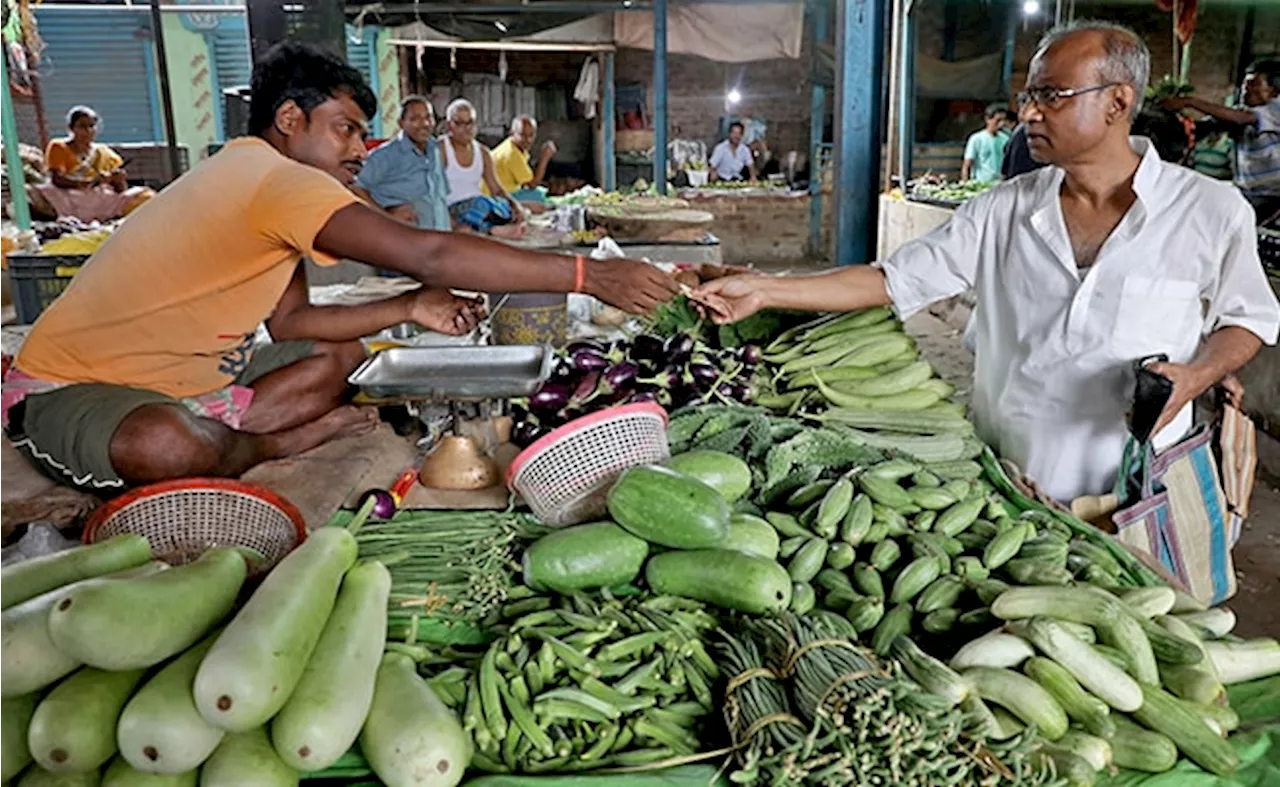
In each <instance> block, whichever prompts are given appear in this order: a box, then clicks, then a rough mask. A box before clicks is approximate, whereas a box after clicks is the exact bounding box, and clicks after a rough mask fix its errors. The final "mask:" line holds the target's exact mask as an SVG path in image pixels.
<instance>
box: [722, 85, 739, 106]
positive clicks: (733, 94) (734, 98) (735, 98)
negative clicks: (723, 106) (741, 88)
mask: <svg viewBox="0 0 1280 787" xmlns="http://www.w3.org/2000/svg"><path fill="white" fill-rule="evenodd" d="M725 98H727V99H729V103H730V104H736V103H738V102H739V101H741V100H742V94H741V93H739V92H738V89H737V88H736V87H735V88H734V89H732V90H730V91H729V95H727V96H725Z"/></svg>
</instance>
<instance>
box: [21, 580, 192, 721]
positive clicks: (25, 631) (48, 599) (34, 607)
mask: <svg viewBox="0 0 1280 787" xmlns="http://www.w3.org/2000/svg"><path fill="white" fill-rule="evenodd" d="M168 568H169V567H168V566H167V565H166V564H164V563H161V562H160V561H154V562H151V563H147V564H145V565H142V566H138V567H137V568H131V569H128V570H125V571H121V572H119V573H116V574H111V575H108V576H103V577H94V578H92V579H84V580H81V581H79V582H77V583H75V584H73V585H65V586H63V587H60V588H58V589H56V590H51V591H49V592H48V593H45V594H44V595H41V596H36V597H35V598H32V599H28V600H26V601H24V602H22V603H21V604H19V605H17V606H15V607H12V608H10V609H6V610H5V611H4V614H3V615H0V675H2V676H3V678H0V695H3V696H4V698H6V699H8V698H10V697H21V696H22V695H24V694H30V693H31V692H33V691H38V690H40V689H42V688H44V687H45V686H48V685H49V684H50V683H53V682H54V681H56V680H58V679H59V678H62V677H65V676H67V675H69V674H71V673H72V672H73V671H74V670H75V669H76V667H79V666H80V663H81V662H80V661H79V659H76V658H75V657H73V656H71V655H70V654H68V653H66V652H64V651H62V650H61V649H59V648H58V646H57V645H54V644H53V639H52V638H51V637H50V636H49V610H51V609H53V605H54V604H56V603H57V602H58V601H59V600H60V599H62V598H63V597H64V596H66V595H67V594H68V593H70V592H71V591H72V590H75V589H77V588H81V587H88V586H90V585H100V584H102V583H104V582H115V581H117V580H120V579H129V578H132V577H139V576H145V575H147V574H154V573H156V572H159V571H165V570H167V569H168Z"/></svg>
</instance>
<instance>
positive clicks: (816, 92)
mask: <svg viewBox="0 0 1280 787" xmlns="http://www.w3.org/2000/svg"><path fill="white" fill-rule="evenodd" d="M809 18H810V20H811V24H812V26H813V44H814V50H815V52H816V50H817V48H818V45H819V44H825V43H826V41H827V5H826V4H825V3H815V4H814V5H812V6H810V7H809ZM815 57H816V55H815ZM826 109H827V89H826V88H825V87H823V86H822V85H820V84H818V83H817V82H816V81H815V82H814V83H813V92H812V94H811V95H810V97H809V253H810V254H811V255H813V256H814V257H818V258H821V257H822V256H823V253H824V252H825V251H826V249H824V248H822V168H821V167H820V166H819V162H820V160H821V154H822V128H823V126H824V125H826V119H827V112H826Z"/></svg>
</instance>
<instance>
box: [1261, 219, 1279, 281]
mask: <svg viewBox="0 0 1280 787" xmlns="http://www.w3.org/2000/svg"><path fill="white" fill-rule="evenodd" d="M1258 257H1259V258H1260V259H1261V260H1262V266H1263V267H1264V268H1267V269H1268V270H1270V271H1271V272H1272V273H1275V274H1280V230H1273V229H1267V228H1265V227H1259V228H1258Z"/></svg>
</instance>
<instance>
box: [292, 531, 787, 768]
mask: <svg viewBox="0 0 1280 787" xmlns="http://www.w3.org/2000/svg"><path fill="white" fill-rule="evenodd" d="M767 526H768V525H767V523H766V527H767ZM769 529H770V531H772V530H773V528H769ZM648 556H649V542H647V541H645V540H644V539H642V538H637V537H636V536H633V535H632V534H631V533H628V532H627V531H626V530H623V529H622V528H620V527H618V526H617V525H615V524H614V523H612V522H592V523H590V524H585V525H574V526H573V527H566V528H561V529H560V530H556V531H554V532H552V533H548V534H547V535H545V536H543V537H542V538H540V539H538V540H537V541H535V542H533V543H532V544H531V545H530V546H529V548H528V549H526V550H525V551H524V557H523V558H522V561H523V568H524V583H525V584H526V585H528V586H529V587H531V588H533V589H534V590H554V591H555V592H557V593H563V594H565V595H568V594H571V593H573V592H574V591H577V590H595V589H597V588H605V587H613V586H615V585H625V584H628V583H630V582H631V581H633V580H634V579H635V578H636V577H638V576H640V569H641V567H642V566H644V561H645V558H647V557H648ZM294 765H295V767H297V764H296V763H295V764H294Z"/></svg>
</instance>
